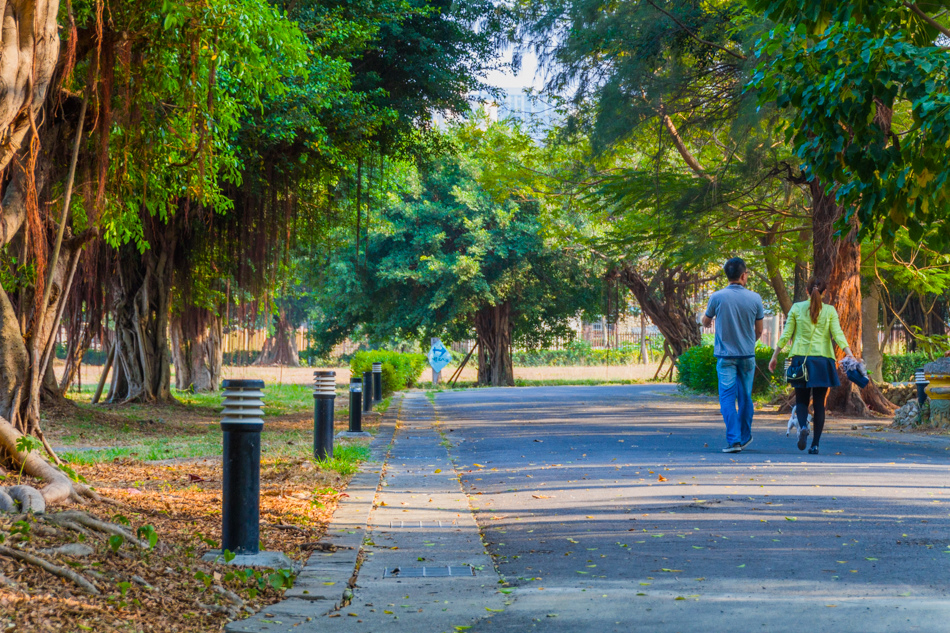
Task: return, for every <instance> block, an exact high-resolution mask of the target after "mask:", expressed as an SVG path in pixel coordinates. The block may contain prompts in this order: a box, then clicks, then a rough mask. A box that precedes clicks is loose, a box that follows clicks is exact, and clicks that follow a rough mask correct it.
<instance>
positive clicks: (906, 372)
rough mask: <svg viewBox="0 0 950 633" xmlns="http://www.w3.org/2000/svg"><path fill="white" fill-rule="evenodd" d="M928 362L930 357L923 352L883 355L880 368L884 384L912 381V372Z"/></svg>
mask: <svg viewBox="0 0 950 633" xmlns="http://www.w3.org/2000/svg"><path fill="white" fill-rule="evenodd" d="M929 362H930V357H929V356H927V354H925V353H923V352H910V353H908V354H893V355H892V354H885V355H884V364H883V365H882V367H881V370H882V372H883V374H884V382H910V381H912V380H913V379H914V372H915V371H917V370H918V369H920V368H921V367H922V366H923V365H926V364H927V363H929Z"/></svg>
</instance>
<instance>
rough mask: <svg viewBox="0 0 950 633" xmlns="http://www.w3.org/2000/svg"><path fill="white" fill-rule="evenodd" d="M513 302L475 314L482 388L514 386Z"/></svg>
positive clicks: (484, 309)
mask: <svg viewBox="0 0 950 633" xmlns="http://www.w3.org/2000/svg"><path fill="white" fill-rule="evenodd" d="M510 317H511V303H510V302H507V301H506V302H505V303H502V304H500V305H497V306H490V307H487V308H482V309H481V310H479V311H478V312H476V313H475V333H476V336H477V337H478V385H479V386H480V387H487V386H489V385H490V386H492V387H514V386H515V373H514V367H513V365H512V362H511V318H510Z"/></svg>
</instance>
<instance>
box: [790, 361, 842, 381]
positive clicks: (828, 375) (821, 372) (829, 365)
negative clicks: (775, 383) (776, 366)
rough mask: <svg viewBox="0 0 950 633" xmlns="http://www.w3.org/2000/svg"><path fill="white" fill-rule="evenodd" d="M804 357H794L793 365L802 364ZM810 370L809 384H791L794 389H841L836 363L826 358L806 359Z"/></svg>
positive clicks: (806, 364)
mask: <svg viewBox="0 0 950 633" xmlns="http://www.w3.org/2000/svg"><path fill="white" fill-rule="evenodd" d="M802 358H803V357H802V356H792V364H796V363H800V362H802ZM805 366H806V367H807V368H808V382H806V383H804V384H803V383H801V382H790V383H789V384H790V385H791V386H793V387H799V388H801V387H808V388H812V387H840V386H841V381H840V380H838V369H837V366H836V365H835V361H834V360H832V359H830V358H827V357H825V356H809V357H807V358H806V359H805Z"/></svg>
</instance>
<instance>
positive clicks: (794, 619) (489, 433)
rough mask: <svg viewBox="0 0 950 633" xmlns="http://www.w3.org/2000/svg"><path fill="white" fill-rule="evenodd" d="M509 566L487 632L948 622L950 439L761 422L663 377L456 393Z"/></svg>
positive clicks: (456, 438) (454, 407) (454, 424)
mask: <svg viewBox="0 0 950 633" xmlns="http://www.w3.org/2000/svg"><path fill="white" fill-rule="evenodd" d="M436 404H437V411H438V418H439V427H440V428H441V430H442V431H443V432H444V433H445V435H446V436H447V437H448V438H450V440H451V442H452V444H453V448H452V451H451V453H452V456H453V459H454V461H455V465H456V467H457V469H458V472H459V473H460V474H461V481H462V484H463V487H464V489H465V491H466V492H467V493H468V494H469V495H470V502H471V505H472V507H473V510H474V512H475V516H476V520H477V522H478V525H479V527H480V528H481V530H482V534H483V537H484V540H485V541H486V542H487V544H488V548H489V551H490V553H491V554H492V556H493V557H494V560H495V563H496V568H497V571H498V573H499V574H500V575H501V576H502V577H503V578H504V579H505V580H506V581H507V582H508V583H510V587H511V591H512V592H511V593H510V594H508V595H507V598H508V601H509V602H510V604H508V605H507V606H506V607H505V608H504V611H503V612H500V613H491V614H488V615H489V617H487V618H486V619H483V620H482V621H480V622H477V624H476V626H475V627H474V628H473V629H472V630H473V631H474V630H478V631H485V632H491V631H518V632H521V631H531V630H542V631H552V632H558V631H565V632H566V631H571V632H576V631H596V632H601V631H632V630H633V631H650V632H656V633H665V632H683V633H686V632H692V631H703V632H709V631H739V632H744V631H762V632H779V631H782V632H784V631H818V632H823V631H855V632H857V631H860V632H862V633H871V632H877V631H882V632H883V631H888V632H895V631H901V632H904V631H928V632H938V631H950V594H948V572H947V570H948V566H950V547H948V542H950V529H948V528H950V495H948V492H950V490H948V487H947V486H948V484H950V478H948V471H947V466H948V461H950V451H948V450H946V448H947V446H950V444H948V443H943V442H927V443H920V444H905V443H899V442H892V441H873V439H868V438H862V437H854V436H848V435H844V434H841V433H836V432H835V431H834V429H832V430H831V432H828V431H826V435H825V436H824V437H823V439H822V446H821V448H822V454H821V455H819V456H810V455H807V454H805V453H802V452H799V451H798V450H797V449H796V448H795V443H794V439H793V438H786V437H785V432H784V420H780V419H779V418H778V417H777V416H773V417H772V418H771V419H770V420H768V422H767V423H765V424H763V423H759V424H757V425H755V426H754V429H753V434H754V441H753V443H752V445H751V446H750V447H749V448H748V449H747V450H746V451H743V452H742V453H741V454H738V455H727V454H723V453H721V452H720V449H721V447H722V446H723V445H724V442H725V439H724V431H723V428H722V425H721V423H720V422H719V420H718V417H717V412H716V408H715V406H714V405H713V404H712V402H703V401H697V400H694V399H689V398H684V397H680V396H678V395H676V392H675V389H674V388H672V387H664V386H656V385H639V386H629V387H628V386H623V387H620V386H611V387H551V388H548V387H542V388H528V389H480V390H471V391H462V392H444V393H441V394H439V395H438V398H437V400H436Z"/></svg>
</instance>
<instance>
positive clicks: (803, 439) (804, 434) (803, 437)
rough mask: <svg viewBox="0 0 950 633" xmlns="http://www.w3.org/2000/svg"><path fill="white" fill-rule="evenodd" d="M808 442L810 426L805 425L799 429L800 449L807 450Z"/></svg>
mask: <svg viewBox="0 0 950 633" xmlns="http://www.w3.org/2000/svg"><path fill="white" fill-rule="evenodd" d="M807 443H808V427H807V426H806V427H804V428H802V429H801V430H799V431H798V450H800V451H803V450H805V445H806V444H807Z"/></svg>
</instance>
